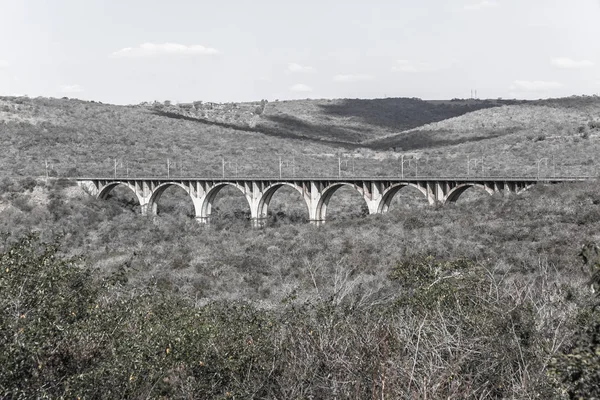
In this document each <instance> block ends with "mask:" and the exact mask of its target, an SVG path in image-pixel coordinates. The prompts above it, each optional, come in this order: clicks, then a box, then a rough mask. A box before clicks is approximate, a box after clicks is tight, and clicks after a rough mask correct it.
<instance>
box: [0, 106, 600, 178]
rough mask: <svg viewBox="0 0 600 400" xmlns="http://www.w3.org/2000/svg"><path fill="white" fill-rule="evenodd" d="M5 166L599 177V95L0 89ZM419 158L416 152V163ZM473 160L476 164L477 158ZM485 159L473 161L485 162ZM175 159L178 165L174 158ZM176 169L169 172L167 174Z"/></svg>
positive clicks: (36, 171) (80, 171) (13, 170)
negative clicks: (506, 97)
mask: <svg viewBox="0 0 600 400" xmlns="http://www.w3.org/2000/svg"><path fill="white" fill-rule="evenodd" d="M0 121H1V122H0V134H1V135H2V138H3V141H4V146H2V148H1V149H0V160H1V162H2V165H1V166H2V171H3V174H5V175H35V176H43V175H45V174H46V163H47V165H48V168H47V169H48V171H49V175H60V176H67V175H70V176H73V175H112V174H114V173H115V165H116V173H117V175H127V174H129V175H130V176H142V175H146V176H165V175H167V173H169V174H173V175H177V176H181V175H184V176H190V175H196V176H198V175H202V176H219V175H221V174H222V173H223V161H225V173H226V175H228V176H234V175H236V174H237V175H238V176H244V175H263V176H276V175H278V174H279V170H280V168H279V166H280V157H281V160H282V168H281V170H282V174H284V175H287V176H290V175H296V176H308V175H311V176H331V175H337V174H338V162H337V161H338V160H337V157H338V156H339V157H342V161H343V162H342V165H341V173H342V175H359V176H360V175H362V176H365V175H378V176H386V175H397V174H398V172H399V170H400V168H399V158H400V157H401V156H404V157H405V161H406V160H411V161H407V162H410V166H409V165H408V164H407V165H406V167H407V168H405V170H406V171H407V173H410V171H413V169H414V168H415V166H416V164H417V162H418V164H419V166H418V171H417V172H418V173H419V174H420V175H439V174H442V175H464V174H466V172H467V170H470V171H479V172H478V173H481V174H486V175H487V174H491V175H505V174H512V175H524V174H527V175H535V174H537V170H538V168H537V164H538V163H539V164H540V169H541V170H542V172H543V174H544V175H545V176H548V175H551V174H554V173H556V174H558V175H561V174H570V175H573V174H578V175H590V174H596V173H597V171H598V166H597V162H596V157H595V155H596V154H597V153H598V151H599V150H600V146H599V144H600V141H599V140H598V139H599V138H598V134H599V132H600V131H599V129H600V128H599V127H600V99H599V98H597V97H575V98H567V99H553V100H542V101H530V102H523V101H502V100H494V101H492V100H453V101H423V100H419V99H402V98H400V99H375V100H352V99H345V100H298V101H280V102H266V101H262V102H253V103H228V104H212V103H201V102H195V103H193V104H182V105H171V104H160V103H154V104H141V105H137V106H115V105H108V104H101V103H96V102H86V101H81V100H75V99H46V98H36V99H29V98H23V97H20V98H14V97H13V98H9V97H4V98H0ZM413 159H414V160H413ZM469 159H472V160H474V161H471V162H470V163H472V165H473V168H471V167H470V166H469V168H467V162H468V161H467V160H469ZM482 159H483V162H481V161H475V160H482ZM167 165H168V167H167ZM167 169H169V171H168V172H167Z"/></svg>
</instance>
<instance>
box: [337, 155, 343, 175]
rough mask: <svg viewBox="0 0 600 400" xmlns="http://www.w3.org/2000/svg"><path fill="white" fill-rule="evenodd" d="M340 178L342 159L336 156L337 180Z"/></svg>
mask: <svg viewBox="0 0 600 400" xmlns="http://www.w3.org/2000/svg"><path fill="white" fill-rule="evenodd" d="M341 177H342V158H341V157H340V156H338V178H341Z"/></svg>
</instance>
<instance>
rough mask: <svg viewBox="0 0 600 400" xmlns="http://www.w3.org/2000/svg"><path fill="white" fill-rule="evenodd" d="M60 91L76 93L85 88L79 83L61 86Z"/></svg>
mask: <svg viewBox="0 0 600 400" xmlns="http://www.w3.org/2000/svg"><path fill="white" fill-rule="evenodd" d="M60 91H61V92H62V93H66V94H74V93H81V92H83V88H82V87H81V86H79V85H64V86H63V87H61V88H60Z"/></svg>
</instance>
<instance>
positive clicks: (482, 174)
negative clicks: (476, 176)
mask: <svg viewBox="0 0 600 400" xmlns="http://www.w3.org/2000/svg"><path fill="white" fill-rule="evenodd" d="M484 176H485V168H484V165H483V156H481V177H482V178H483V177H484Z"/></svg>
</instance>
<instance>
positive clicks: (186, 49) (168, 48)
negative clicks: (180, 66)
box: [111, 43, 219, 57]
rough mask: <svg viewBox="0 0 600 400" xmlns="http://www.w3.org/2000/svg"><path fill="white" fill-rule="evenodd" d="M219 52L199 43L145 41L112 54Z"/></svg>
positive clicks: (148, 55)
mask: <svg viewBox="0 0 600 400" xmlns="http://www.w3.org/2000/svg"><path fill="white" fill-rule="evenodd" d="M214 54H219V51H218V50H217V49H213V48H212V47H204V46H200V45H198V44H195V45H191V46H187V45H184V44H177V43H162V44H156V43H144V44H141V45H139V46H138V47H125V48H123V49H121V50H119V51H115V52H114V53H112V54H111V56H112V57H153V56H162V55H186V56H208V55H214Z"/></svg>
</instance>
